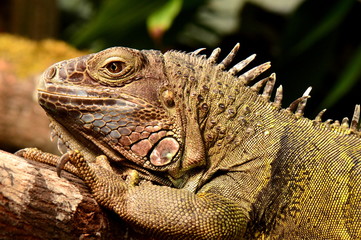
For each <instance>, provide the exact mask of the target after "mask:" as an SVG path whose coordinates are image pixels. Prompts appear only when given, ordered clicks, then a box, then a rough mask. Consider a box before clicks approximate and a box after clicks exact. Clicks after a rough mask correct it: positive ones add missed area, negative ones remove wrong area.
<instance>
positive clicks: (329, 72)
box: [0, 0, 361, 120]
mask: <svg viewBox="0 0 361 240" xmlns="http://www.w3.org/2000/svg"><path fill="white" fill-rule="evenodd" d="M258 2H261V1H247V2H246V3H244V2H243V1H238V0H212V1H205V0H189V1H187V0H169V1H165V0H152V1H149V0H138V1H135V0H103V1H99V0H73V1H69V0H61V1H60V0H58V1H56V0H1V3H0V7H1V8H0V33H1V32H3V33H5V32H8V33H13V34H18V35H22V36H25V37H28V38H31V39H34V40H41V39H46V38H54V39H61V40H64V41H66V42H67V43H69V44H71V45H73V46H75V47H76V48H79V49H84V50H90V51H98V50H101V49H104V48H107V47H111V46H127V47H132V48H137V49H150V48H152V49H160V50H162V51H166V50H169V49H177V50H182V51H193V50H195V49H197V48H200V47H207V49H208V50H207V52H206V53H208V54H209V53H210V51H211V50H212V49H213V48H215V47H221V48H222V50H223V52H222V53H223V56H224V55H226V54H227V52H228V51H229V50H230V49H231V48H232V47H233V46H234V45H235V44H236V43H237V42H239V43H240V44H241V50H240V53H239V56H238V58H237V60H241V59H242V58H244V57H247V56H249V55H250V54H252V53H257V59H256V60H255V64H259V63H262V62H264V61H272V66H273V67H272V70H271V71H274V72H276V73H277V83H278V85H279V84H282V85H283V87H284V103H283V106H284V107H287V105H288V104H289V103H290V102H292V101H293V100H294V99H296V98H298V97H299V96H301V95H302V94H303V92H304V91H305V90H306V88H307V87H308V86H312V87H313V90H312V92H311V96H312V98H311V100H310V101H309V103H308V107H307V108H306V116H307V117H309V118H314V117H315V115H316V114H317V113H318V112H319V111H320V110H322V109H323V108H328V109H329V110H328V111H327V112H326V114H325V119H324V120H326V119H327V118H332V119H339V120H340V119H342V118H343V117H345V116H347V117H349V118H351V117H352V113H353V109H354V105H355V104H359V103H361V97H360V90H361V27H360V25H361V1H356V0H338V1H335V0H328V1H317V0H305V1H302V0H299V1H295V0H293V1H292V0H283V1H270V0H269V1H263V2H264V3H263V4H259V3H258ZM276 2H281V4H280V5H276V4H274V3H276ZM293 2H295V3H296V2H298V4H295V5H294V6H293V7H290V8H287V7H286V5H287V4H286V3H293ZM253 66H255V65H253Z"/></svg>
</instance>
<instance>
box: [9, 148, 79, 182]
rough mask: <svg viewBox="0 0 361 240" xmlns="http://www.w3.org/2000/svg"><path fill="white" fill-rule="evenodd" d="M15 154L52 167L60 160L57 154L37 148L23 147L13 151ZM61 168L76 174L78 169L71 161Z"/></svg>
mask: <svg viewBox="0 0 361 240" xmlns="http://www.w3.org/2000/svg"><path fill="white" fill-rule="evenodd" d="M15 155H17V156H19V157H23V158H26V159H30V160H34V161H37V162H41V163H46V164H48V165H51V166H54V167H57V166H58V164H59V161H60V157H59V156H57V155H54V154H51V153H47V152H43V151H41V150H39V149H37V148H24V149H21V150H19V151H17V152H15ZM62 169H64V170H66V171H68V172H71V173H73V174H75V175H77V176H78V170H77V169H76V168H75V167H74V166H73V165H72V164H71V163H68V164H64V166H62Z"/></svg>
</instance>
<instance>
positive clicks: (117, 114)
mask: <svg viewBox="0 0 361 240" xmlns="http://www.w3.org/2000/svg"><path fill="white" fill-rule="evenodd" d="M238 48H239V45H238V44H237V45H236V46H235V47H234V48H233V50H232V51H231V52H230V53H229V54H228V55H227V56H226V57H225V58H224V59H223V60H222V61H221V62H220V63H218V64H217V63H216V62H217V61H218V56H219V54H220V49H215V50H214V51H213V52H212V54H211V55H210V56H209V57H208V58H206V57H205V56H204V55H200V52H201V51H202V50H203V49H199V50H196V51H195V52H193V53H180V52H176V51H169V52H166V53H165V54H161V53H160V52H158V51H147V50H143V51H138V50H133V49H128V48H122V47H115V48H110V49H107V50H104V51H102V52H99V53H96V54H91V55H87V56H84V57H80V58H76V59H71V60H67V61H63V62H60V63H57V64H55V65H53V66H51V67H50V68H49V69H48V70H47V71H46V72H45V73H44V74H43V77H42V79H41V81H40V84H39V89H38V97H39V103H40V105H41V106H42V107H43V108H44V110H45V111H46V112H47V114H48V115H49V118H50V120H51V125H50V126H51V128H52V129H53V136H57V137H58V138H59V139H60V140H59V147H60V148H62V149H63V150H64V147H65V148H66V149H65V150H67V151H64V152H65V153H64V155H63V156H62V157H61V158H60V159H59V158H58V157H56V156H54V155H49V154H46V153H42V152H41V151H39V150H36V149H24V150H21V151H20V152H19V154H20V155H22V156H24V157H27V158H31V159H35V160H38V161H41V162H47V163H50V164H53V165H58V173H59V174H60V171H61V169H63V168H64V169H66V170H68V171H71V172H73V173H74V174H76V175H77V176H79V177H81V178H82V179H83V180H84V181H85V182H86V184H87V185H88V186H89V187H90V189H91V190H92V192H93V194H94V197H95V199H96V200H97V201H98V202H99V204H101V205H103V206H105V207H107V208H109V209H111V210H113V211H115V212H116V213H117V214H118V215H119V216H120V217H121V218H122V219H123V220H125V221H126V222H127V223H128V224H129V225H131V226H133V227H134V228H135V229H137V230H139V231H141V232H142V233H144V234H145V235H147V236H151V237H153V238H156V239H357V238H359V237H360V235H361V230H360V229H361V194H360V193H361V185H360V180H361V164H360V162H361V161H360V159H361V140H360V132H359V129H358V124H359V115H360V106H359V105H356V108H355V112H354V115H353V117H352V120H351V122H350V124H349V121H348V119H347V118H344V119H343V120H342V122H341V123H340V122H339V121H335V122H333V123H332V122H329V121H326V122H322V120H321V116H322V114H323V113H324V111H322V112H321V113H320V114H319V115H318V116H317V117H316V118H315V120H309V119H307V118H304V117H303V111H304V108H305V106H306V102H307V99H308V98H309V93H310V91H311V88H309V89H307V90H306V91H305V93H304V94H303V96H301V97H300V98H298V99H296V100H295V101H294V102H292V103H291V104H290V106H289V107H288V108H285V109H284V108H281V102H282V96H283V89H282V86H280V87H278V88H277V90H276V93H275V96H274V100H273V101H270V98H271V95H272V92H273V88H274V85H275V79H276V76H275V74H271V75H270V76H269V77H266V78H264V79H261V80H259V81H257V82H256V83H255V84H254V85H250V83H251V81H253V80H254V79H255V78H256V77H257V76H259V75H260V74H262V73H263V72H264V71H266V70H267V69H268V68H269V67H270V63H264V64H261V65H259V66H257V67H254V68H251V69H250V70H248V71H246V72H243V73H242V74H239V72H241V71H242V70H243V69H244V68H245V67H246V66H247V65H248V64H249V63H250V62H251V61H252V60H253V59H254V58H255V55H251V56H250V57H248V58H246V59H245V60H243V61H241V62H239V63H237V64H236V65H234V66H233V67H230V64H231V62H232V60H233V58H234V56H235V55H236V53H237V51H238ZM108 161H109V162H108ZM124 175H127V176H128V177H129V178H131V179H133V180H130V181H124V178H123V177H122V176H124ZM134 179H137V180H134ZM144 181H146V182H147V184H141V183H142V182H144Z"/></svg>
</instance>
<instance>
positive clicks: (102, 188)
mask: <svg viewBox="0 0 361 240" xmlns="http://www.w3.org/2000/svg"><path fill="white" fill-rule="evenodd" d="M69 162H70V163H71V164H72V165H73V166H74V167H75V168H76V169H77V176H78V177H80V178H81V179H83V180H84V182H85V183H86V184H87V186H88V187H89V188H90V189H91V191H92V193H93V196H94V198H95V199H96V200H97V201H98V202H99V203H100V204H102V205H103V206H105V207H108V208H110V209H115V208H120V206H119V203H121V202H122V201H123V199H122V196H124V193H125V192H126V191H127V189H128V188H129V187H130V185H133V184H135V183H136V180H135V179H138V176H137V174H136V173H137V172H136V171H135V172H134V173H133V174H131V175H130V178H134V179H132V180H129V181H125V180H124V179H123V178H122V177H121V176H120V175H117V174H115V173H114V172H113V170H112V169H111V167H110V165H109V162H108V160H107V158H106V156H104V155H101V156H98V157H97V159H96V161H95V163H88V162H87V161H86V160H85V159H84V157H83V155H82V154H81V153H80V152H79V151H77V150H75V151H72V150H71V151H68V152H67V153H65V154H64V155H63V156H62V157H61V158H60V161H59V165H58V167H57V172H58V175H60V172H61V170H62V167H64V166H67V164H68V163H69ZM127 183H128V184H127ZM116 211H117V210H116ZM118 211H120V209H118Z"/></svg>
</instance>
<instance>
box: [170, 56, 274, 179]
mask: <svg viewBox="0 0 361 240" xmlns="http://www.w3.org/2000/svg"><path fill="white" fill-rule="evenodd" d="M178 54H179V53H176V52H173V55H171V54H169V55H168V56H166V57H168V59H167V60H168V64H170V65H172V66H170V67H169V68H168V69H173V71H172V74H173V77H174V78H175V79H174V78H173V80H175V82H176V83H177V85H175V86H174V91H175V95H176V96H177V97H178V98H180V102H181V103H182V104H183V106H182V107H179V109H183V113H182V114H183V115H184V116H185V122H184V124H183V125H184V128H186V129H187V128H192V129H191V130H192V133H193V134H194V135H197V131H198V130H199V134H200V136H197V137H198V139H201V144H202V147H200V146H198V149H199V151H205V152H204V156H205V158H206V162H204V163H203V164H205V165H206V168H205V169H206V172H207V173H206V174H205V176H204V181H206V180H207V179H208V178H209V177H210V176H211V175H212V174H214V173H215V172H216V171H218V170H222V169H223V170H226V169H227V170H230V169H231V168H232V167H233V166H232V165H239V164H242V163H240V162H239V161H232V159H235V158H236V159H242V160H243V161H245V162H246V161H249V160H250V159H252V158H254V157H255V155H256V154H259V153H260V151H261V150H262V149H261V148H262V147H267V146H266V145H267V144H268V145H269V144H273V142H272V141H268V142H267V141H265V140H263V139H266V138H268V136H267V135H268V134H269V132H270V131H269V129H270V128H272V127H273V126H272V123H271V120H269V119H272V118H269V117H271V116H272V115H273V114H274V113H269V112H270V111H275V110H276V107H274V106H273V105H272V103H269V102H268V101H267V100H265V99H263V98H262V97H260V96H259V94H258V92H256V91H254V90H252V89H251V88H250V87H248V86H245V84H244V82H243V81H242V80H241V79H242V78H237V77H235V76H233V75H232V74H230V73H229V72H226V71H223V70H222V69H221V67H219V65H217V66H218V67H215V66H214V64H212V63H210V62H209V60H208V59H205V58H203V57H198V58H194V57H191V56H190V55H186V56H184V55H183V54H182V57H178ZM187 56H188V57H189V59H185V61H186V62H191V61H193V62H194V63H193V64H192V65H191V66H188V67H184V64H180V62H182V61H184V58H185V57H187ZM169 60H171V61H169ZM169 62H170V63H169ZM267 108H268V109H267ZM268 116H269V117H268ZM189 121H192V123H189ZM194 123H196V124H194ZM195 125H196V127H195ZM255 136H257V139H258V141H260V142H264V143H265V145H261V147H260V146H258V144H256V143H254V148H253V149H252V148H250V151H249V152H247V151H245V148H244V147H245V144H246V145H247V144H248V147H250V146H251V145H252V139H253V138H254V137H255ZM266 143H267V144H266ZM185 145H186V146H187V139H186V143H185ZM248 147H247V149H248ZM233 163H234V164H233ZM235 167H236V166H235Z"/></svg>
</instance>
